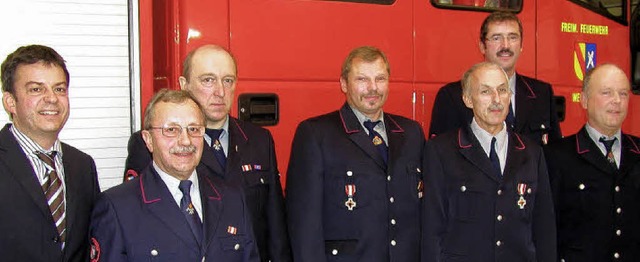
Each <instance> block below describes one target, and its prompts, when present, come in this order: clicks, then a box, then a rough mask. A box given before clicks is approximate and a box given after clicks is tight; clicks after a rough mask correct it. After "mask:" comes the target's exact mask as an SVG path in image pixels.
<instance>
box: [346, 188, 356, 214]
mask: <svg viewBox="0 0 640 262" xmlns="http://www.w3.org/2000/svg"><path fill="white" fill-rule="evenodd" d="M344 191H345V193H346V194H347V201H346V202H344V205H345V206H346V207H347V209H348V210H349V211H353V208H354V207H356V201H354V200H353V196H354V195H355V194H356V185H353V184H350V185H346V186H344Z"/></svg>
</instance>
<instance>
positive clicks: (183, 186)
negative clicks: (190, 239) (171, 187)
mask: <svg viewBox="0 0 640 262" xmlns="http://www.w3.org/2000/svg"><path fill="white" fill-rule="evenodd" d="M191 184H192V182H191V181H189V180H182V181H180V185H179V186H178V188H180V191H181V192H182V199H181V200H180V210H181V211H182V213H183V214H184V216H185V218H186V219H187V223H188V224H189V227H190V228H191V231H192V232H193V236H194V237H195V238H196V241H197V242H198V245H202V237H203V233H202V231H203V230H202V222H201V221H200V217H199V216H198V211H196V209H195V207H194V206H193V203H192V202H191Z"/></svg>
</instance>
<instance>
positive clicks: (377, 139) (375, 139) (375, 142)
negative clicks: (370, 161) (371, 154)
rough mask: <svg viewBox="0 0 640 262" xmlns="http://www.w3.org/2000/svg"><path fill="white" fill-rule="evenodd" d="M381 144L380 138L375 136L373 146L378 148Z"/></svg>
mask: <svg viewBox="0 0 640 262" xmlns="http://www.w3.org/2000/svg"><path fill="white" fill-rule="evenodd" d="M380 144H382V138H380V137H379V136H376V137H374V138H373V145H375V146H378V145H380Z"/></svg>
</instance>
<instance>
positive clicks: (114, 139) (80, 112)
mask: <svg viewBox="0 0 640 262" xmlns="http://www.w3.org/2000/svg"><path fill="white" fill-rule="evenodd" d="M0 24H1V25H2V27H1V28H0V34H1V35H2V41H0V60H2V61H4V59H5V58H6V56H7V55H8V54H9V53H11V52H13V51H14V50H15V49H16V48H18V47H19V46H22V45H28V44H42V45H48V46H51V47H52V48H54V49H55V50H56V51H58V52H59V53H60V54H61V55H62V57H63V58H64V59H65V60H66V61H67V68H68V69H69V73H70V78H71V80H70V82H71V83H70V87H69V96H70V98H69V99H70V103H71V114H70V117H69V121H68V122H67V124H66V125H65V127H64V129H63V130H62V132H61V134H60V139H61V140H62V141H63V142H66V143H68V144H70V145H72V146H75V147H77V148H78V149H80V150H82V151H84V152H85V153H88V154H89V155H91V156H92V157H93V159H94V160H95V161H96V165H97V167H98V176H99V179H100V185H101V187H102V189H106V188H109V187H111V186H114V185H117V184H119V183H120V182H121V180H122V174H123V170H124V160H125V158H126V155H127V151H126V146H127V140H128V138H129V135H130V133H131V122H132V121H131V119H132V116H131V107H132V103H131V101H132V98H131V93H132V92H131V90H132V86H133V85H132V84H131V80H130V79H131V77H130V68H131V66H130V59H129V57H130V47H129V46H130V45H129V39H130V38H129V9H128V5H127V0H37V1H36V0H19V1H15V0H13V1H6V0H3V1H0ZM133 81H134V82H136V80H135V79H134V80H133ZM135 89H137V90H139V88H135ZM136 92H137V93H139V92H138V91H136ZM136 92H134V94H136ZM7 122H9V119H8V116H7V115H6V114H0V124H1V125H2V126H4V124H5V123H7Z"/></svg>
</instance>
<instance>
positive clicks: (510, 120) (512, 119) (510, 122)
mask: <svg viewBox="0 0 640 262" xmlns="http://www.w3.org/2000/svg"><path fill="white" fill-rule="evenodd" d="M505 122H507V127H508V128H509V130H514V129H515V127H516V116H515V114H514V113H513V107H512V106H511V103H509V114H507V119H505Z"/></svg>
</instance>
